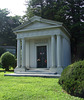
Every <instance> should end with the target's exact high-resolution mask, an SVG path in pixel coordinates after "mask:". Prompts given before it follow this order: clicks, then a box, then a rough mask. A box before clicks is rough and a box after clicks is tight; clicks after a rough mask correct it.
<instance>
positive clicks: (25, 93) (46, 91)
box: [0, 72, 84, 100]
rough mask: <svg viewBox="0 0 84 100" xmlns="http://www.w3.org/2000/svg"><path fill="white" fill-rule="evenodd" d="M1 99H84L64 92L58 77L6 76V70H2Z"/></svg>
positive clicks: (0, 78)
mask: <svg viewBox="0 0 84 100" xmlns="http://www.w3.org/2000/svg"><path fill="white" fill-rule="evenodd" d="M7 73H8V72H7ZM0 100H84V99H81V98H78V97H74V96H70V95H69V94H67V93H66V92H64V91H63V90H62V88H61V86H60V85H59V84H58V79H56V78H37V77H11V76H10V77H9V76H4V72H0Z"/></svg>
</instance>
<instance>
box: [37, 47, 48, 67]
mask: <svg viewBox="0 0 84 100" xmlns="http://www.w3.org/2000/svg"><path fill="white" fill-rule="evenodd" d="M37 68H47V46H37Z"/></svg>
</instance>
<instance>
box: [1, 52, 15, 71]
mask: <svg viewBox="0 0 84 100" xmlns="http://www.w3.org/2000/svg"><path fill="white" fill-rule="evenodd" d="M1 64H2V66H3V68H5V70H6V71H8V70H9V66H11V67H15V56H14V55H13V54H11V53H10V52H5V53H4V54H2V55H1Z"/></svg>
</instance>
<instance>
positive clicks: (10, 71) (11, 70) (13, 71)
mask: <svg viewBox="0 0 84 100" xmlns="http://www.w3.org/2000/svg"><path fill="white" fill-rule="evenodd" d="M0 72H4V73H6V71H5V69H3V70H0ZM7 72H14V70H9V71H7Z"/></svg>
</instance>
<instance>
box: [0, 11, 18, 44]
mask: <svg viewBox="0 0 84 100" xmlns="http://www.w3.org/2000/svg"><path fill="white" fill-rule="evenodd" d="M8 14H9V11H8V10H7V9H0V45H8V46H12V45H13V46H14V45H16V35H15V34H14V33H13V31H12V29H13V28H15V27H16V26H18V25H20V21H19V19H20V17H19V16H14V17H12V16H8Z"/></svg>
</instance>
